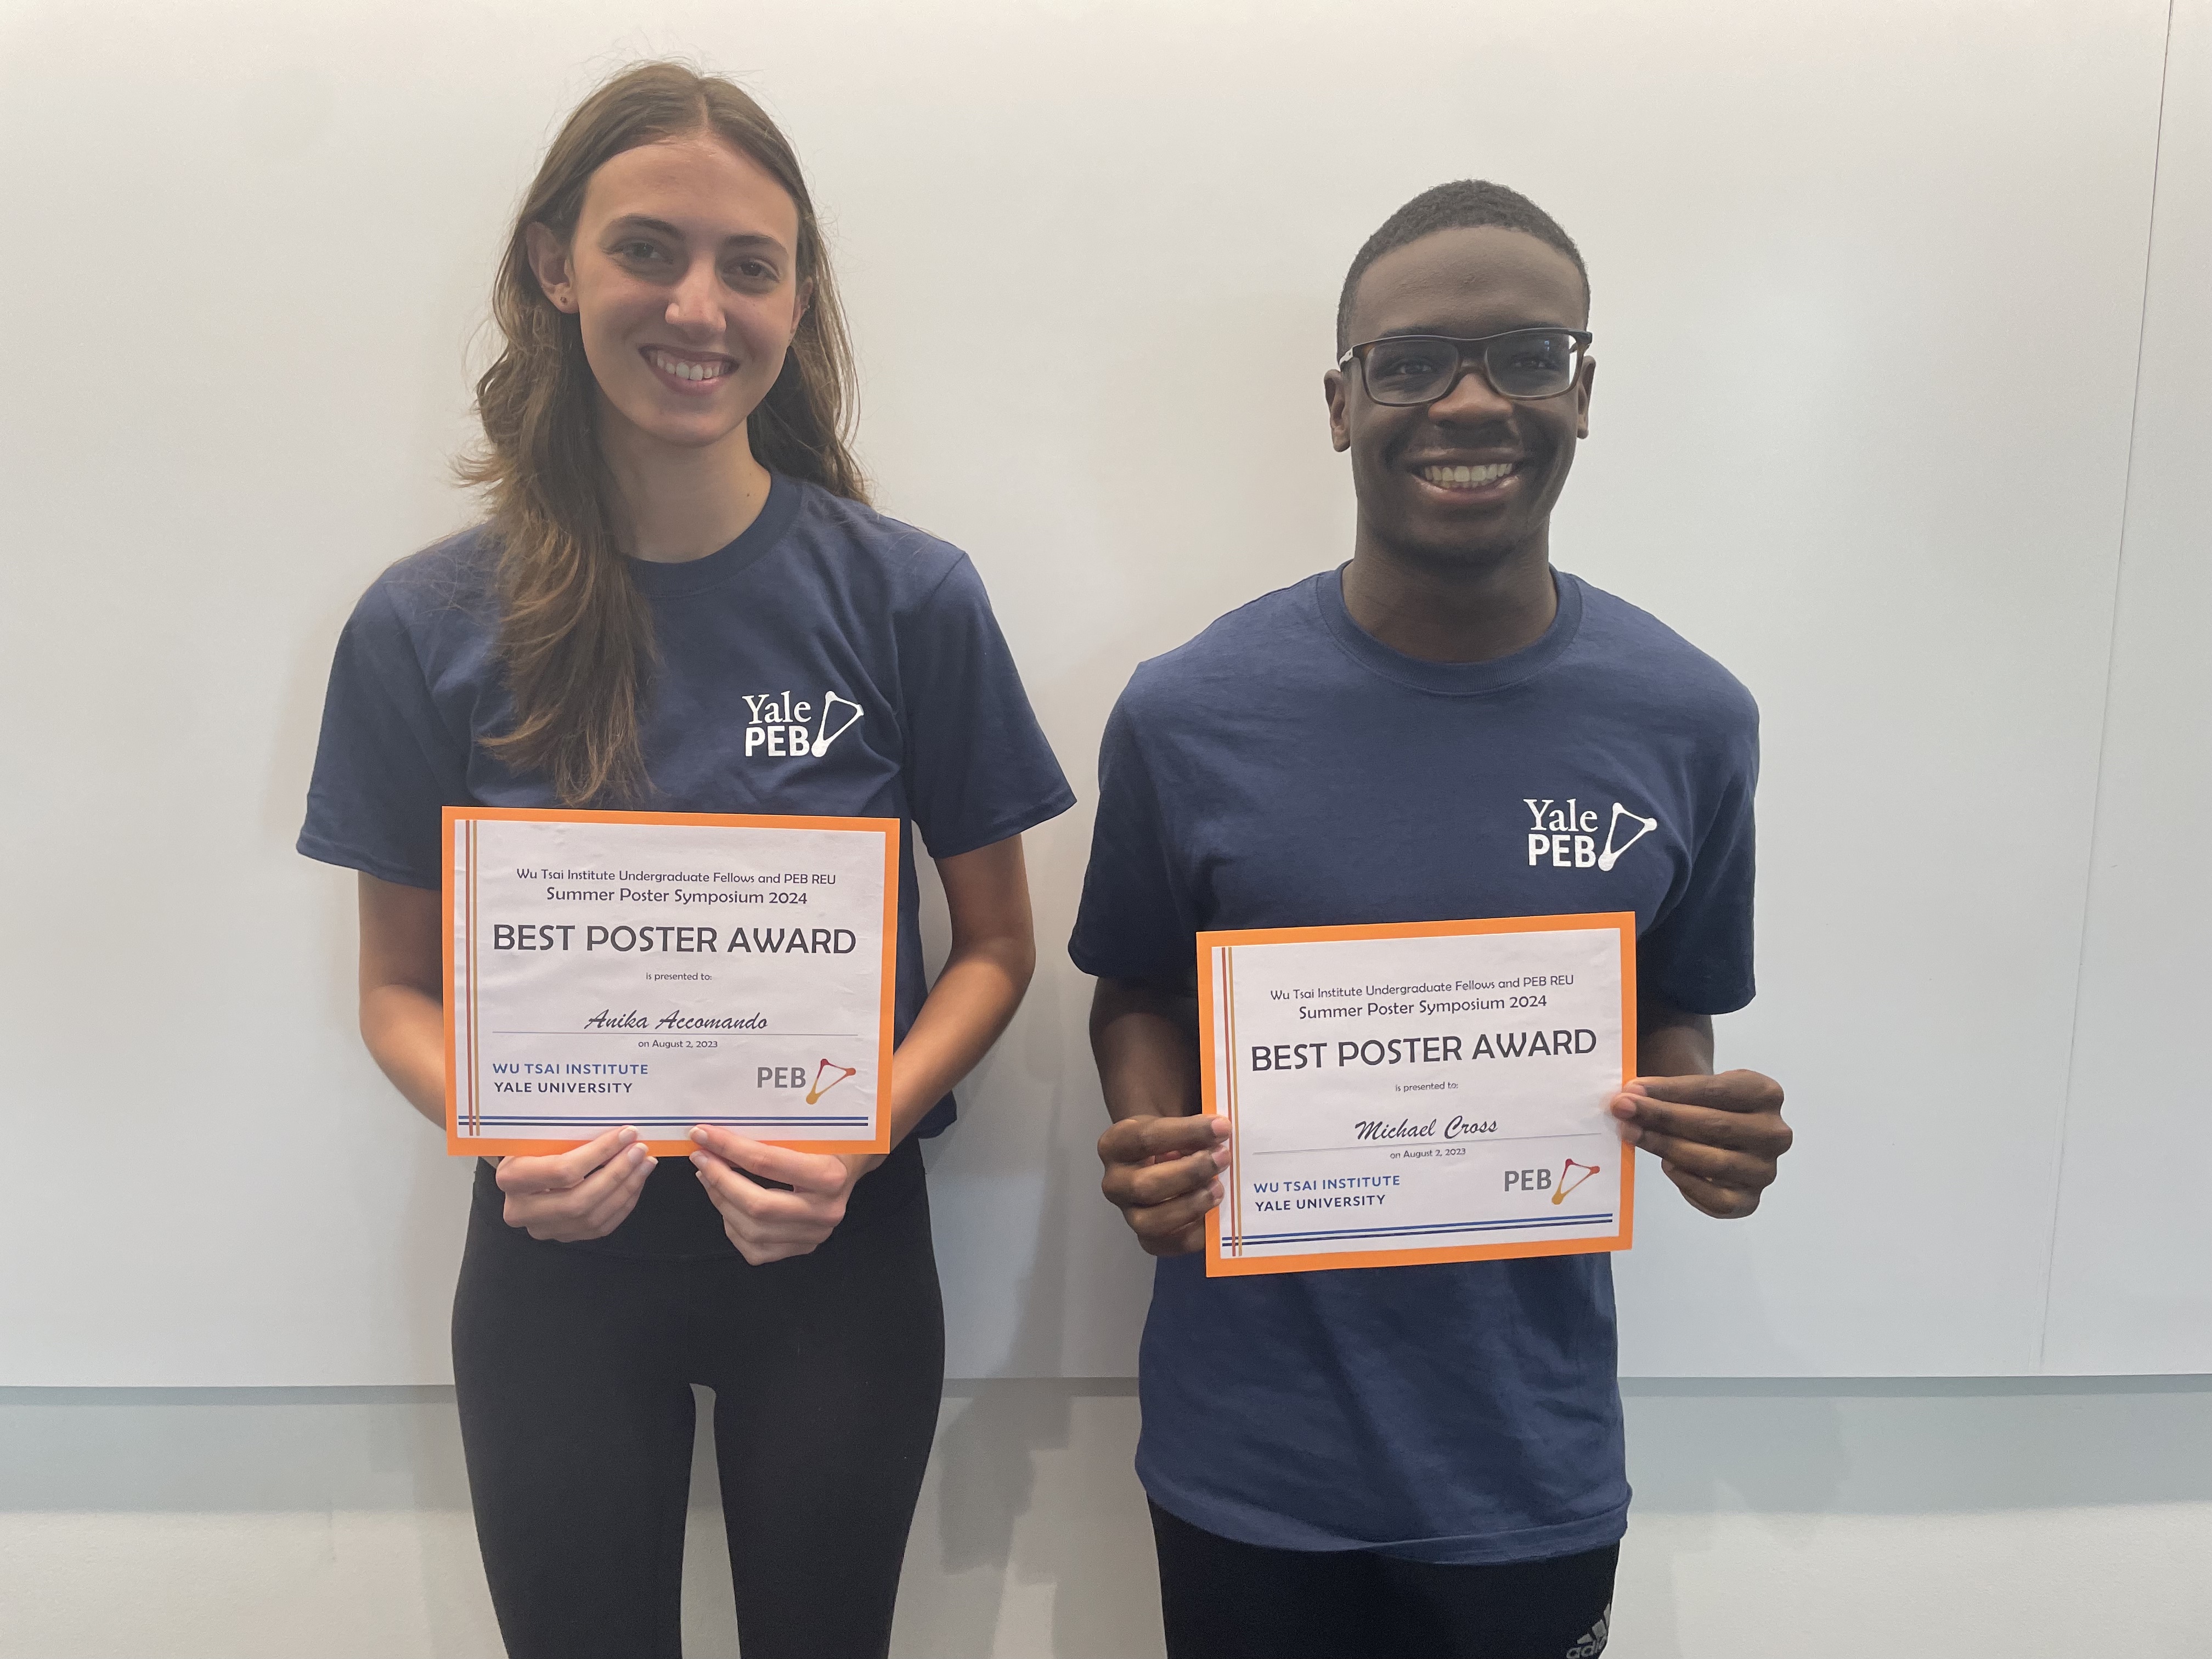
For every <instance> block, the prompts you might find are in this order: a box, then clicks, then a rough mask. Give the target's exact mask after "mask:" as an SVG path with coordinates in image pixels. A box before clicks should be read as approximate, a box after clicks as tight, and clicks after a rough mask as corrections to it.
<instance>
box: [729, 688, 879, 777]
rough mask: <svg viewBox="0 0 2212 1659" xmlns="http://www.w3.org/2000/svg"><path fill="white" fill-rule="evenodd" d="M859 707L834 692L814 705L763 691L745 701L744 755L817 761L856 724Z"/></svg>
mask: <svg viewBox="0 0 2212 1659" xmlns="http://www.w3.org/2000/svg"><path fill="white" fill-rule="evenodd" d="M860 712H861V711H860V704H858V703H857V702H854V701H853V700H852V699H851V698H850V697H841V696H838V695H837V694H836V692H835V691H824V692H823V694H822V697H821V700H820V701H819V702H815V701H812V700H811V699H808V698H805V697H801V696H798V695H796V694H795V693H793V692H790V691H763V692H760V693H759V694H757V695H756V696H748V697H746V699H745V754H746V756H747V757H748V758H750V757H752V756H755V755H773V756H775V757H776V758H777V759H779V760H802V759H811V760H820V759H821V758H822V757H823V756H824V755H826V754H828V753H829V745H830V744H833V743H835V742H836V741H837V739H838V738H842V737H843V736H844V735H845V733H847V732H849V731H851V730H852V729H853V727H854V726H855V725H856V724H858V723H859V721H860Z"/></svg>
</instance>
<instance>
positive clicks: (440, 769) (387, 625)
mask: <svg viewBox="0 0 2212 1659" xmlns="http://www.w3.org/2000/svg"><path fill="white" fill-rule="evenodd" d="M468 801H469V794H468V749H467V743H466V740H465V738H460V739H457V738H455V736H454V735H453V732H452V731H451V730H450V729H449V728H448V727H447V725H446V722H445V721H444V720H442V719H441V717H440V715H439V713H438V708H437V705H436V703H435V702H434V701H433V699H432V697H431V695H430V687H429V684H428V681H427V680H426V679H425V678H424V676H423V671H422V662H421V659H419V658H418V657H417V656H416V650H415V643H414V641H413V639H412V638H411V637H410V635H409V633H408V630H407V629H406V626H405V624H404V623H403V622H402V620H401V618H400V617H399V615H398V611H397V610H396V609H395V607H394V605H393V603H392V595H391V593H390V592H389V591H388V589H387V586H386V584H385V583H382V582H380V583H378V584H377V585H376V586H374V587H372V588H370V589H369V590H368V592H367V593H365V594H364V595H362V601H361V603H360V604H359V605H356V606H355V607H354V613H353V615H352V617H350V618H349V619H348V621H347V623H346V625H345V629H344V631H343V633H341V634H340V635H338V648H337V657H336V658H335V659H334V660H333V661H332V662H331V684H330V690H329V691H328V692H327V693H326V694H325V696H324V699H323V731H322V737H321V739H320V741H319V743H318V744H316V748H315V771H314V776H313V780H312V781H310V782H309V784H308V786H307V823H306V824H305V825H304V826H303V827H302V828H301V831H300V841H299V848H300V851H301V852H302V853H304V854H307V856H308V857H309V858H311V859H320V860H323V862H325V864H338V865H343V866H346V867H347V868H348V869H351V870H365V871H367V872H368V873H369V874H370V875H372V876H376V877H379V878H382V879H383V880H386V881H392V882H398V883H400V884H403V885H405V886H409V887H435V886H437V885H438V884H439V876H440V868H439V860H440V856H441V855H440V851H439V835H440V817H439V809H440V808H441V807H443V806H448V805H454V806H459V805H467V804H468Z"/></svg>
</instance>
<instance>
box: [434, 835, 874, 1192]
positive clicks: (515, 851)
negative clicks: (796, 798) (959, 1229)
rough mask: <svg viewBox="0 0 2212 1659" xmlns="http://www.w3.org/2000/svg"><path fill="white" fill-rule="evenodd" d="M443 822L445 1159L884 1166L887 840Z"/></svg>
mask: <svg viewBox="0 0 2212 1659" xmlns="http://www.w3.org/2000/svg"><path fill="white" fill-rule="evenodd" d="M445 818H446V836H447V858H446V870H447V881H446V892H445V895H444V906H443V908H444V913H445V917H446V1048H447V1060H446V1079H447V1086H446V1095H447V1150H449V1151H450V1152H455V1153H457V1154H458V1153H468V1154H475V1153H498V1152H548V1151H553V1150H557V1149H559V1148H562V1147H566V1146H574V1145H576V1144H578V1143H579V1142H581V1141H585V1140H589V1139H592V1138H593V1137H595V1136H597V1135H599V1134H601V1133H604V1132H605V1130H607V1129H608V1128H611V1127H615V1126H617V1125H621V1124H630V1125H634V1126H635V1127H636V1128H637V1129H638V1130H639V1132H640V1133H641V1135H642V1136H643V1138H644V1139H645V1142H646V1144H647V1146H649V1147H651V1148H652V1150H653V1151H654V1152H659V1153H662V1154H665V1155H674V1154H679V1153H684V1152H690V1150H691V1148H690V1140H689V1139H688V1137H689V1134H690V1130H691V1128H692V1127H693V1126H695V1125H697V1124H702V1123H705V1124H716V1125H720V1126H723V1127H728V1128H731V1129H734V1130H737V1131H738V1132H739V1133H744V1134H748V1135H752V1136H756V1137H757V1138H759V1139H763V1140H770V1141H775V1142H776V1143H778V1144H780V1145H785V1146H803V1147H805V1148H807V1149H809V1150H812V1151H820V1152H885V1151H888V1150H889V1149H890V1119H889V1100H890V1094H889V1075H890V1073H889V1067H890V1053H891V1048H892V1022H893V998H894V995H895V994H896V981H897V954H898V875H899V823H898V820H896V819H895V818H832V817H761V816H750V815H735V814H721V813H651V812H560V811H536V810H524V809H506V808H484V807H448V808H447V809H446V813H445Z"/></svg>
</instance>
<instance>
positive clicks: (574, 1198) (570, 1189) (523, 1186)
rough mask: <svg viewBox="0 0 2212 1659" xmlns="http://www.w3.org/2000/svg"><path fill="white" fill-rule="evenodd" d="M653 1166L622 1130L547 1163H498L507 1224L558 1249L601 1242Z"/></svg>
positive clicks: (631, 1132)
mask: <svg viewBox="0 0 2212 1659" xmlns="http://www.w3.org/2000/svg"><path fill="white" fill-rule="evenodd" d="M657 1163H659V1159H658V1158H654V1157H653V1155H652V1154H651V1153H650V1152H647V1151H646V1150H645V1148H644V1147H642V1146H639V1145H638V1144H637V1131H636V1130H635V1129H627V1128H625V1129H610V1130H608V1131H607V1132H606V1133H605V1134H603V1135H601V1136H600V1137H599V1139H597V1140H587V1141H586V1142H585V1143H584V1144H583V1145H582V1146H572V1147H570V1148H569V1149H568V1151H567V1152H558V1153H556V1154H554V1155H553V1156H551V1157H548V1158H524V1157H520V1156H518V1157H513V1158H502V1159H501V1160H500V1165H499V1174H498V1176H497V1180H498V1182H499V1189H500V1191H501V1192H503V1193H505V1194H507V1210H506V1216H507V1225H508V1226H510V1227H520V1228H521V1229H522V1230H523V1231H525V1232H526V1233H528V1234H529V1235H530V1236H531V1237H532V1238H549V1239H555V1240H557V1241H558V1242H560V1243H563V1244H573V1243H577V1242H578V1241H580V1240H582V1239H586V1238H605V1237H606V1236H607V1235H608V1234H609V1233H611V1232H612V1231H614V1230H615V1229H616V1228H617V1227H619V1226H621V1225H622V1224H623V1220H624V1219H625V1218H627V1217H628V1216H629V1212H631V1211H632V1210H634V1209H635V1208H636V1207H637V1195H638V1194H640V1193H641V1192H642V1191H644V1190H645V1178H646V1176H649V1175H651V1174H652V1173H653V1165H654V1164H657Z"/></svg>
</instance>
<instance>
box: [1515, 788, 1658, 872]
mask: <svg viewBox="0 0 2212 1659" xmlns="http://www.w3.org/2000/svg"><path fill="white" fill-rule="evenodd" d="M1521 804H1522V805H1523V806H1525V807H1527V808H1528V817H1529V826H1528V862H1529V863H1530V864H1531V865H1538V864H1549V865H1550V866H1552V868H1553V869H1554V870H1592V869H1595V870H1610V869H1612V868H1613V866H1614V865H1616V864H1618V863H1619V862H1620V856H1621V854H1624V853H1626V852H1627V851H1628V849H1629V848H1632V847H1633V846H1635V845H1636V843H1637V842H1640V841H1642V840H1643V839H1644V836H1648V835H1650V833H1651V832H1652V831H1653V830H1654V829H1657V828H1658V827H1659V820H1658V819H1656V818H1653V817H1645V816H1644V814H1643V813H1641V812H1638V811H1633V810H1632V809H1631V808H1629V807H1627V806H1626V805H1622V804H1621V803H1620V801H1615V802H1613V812H1612V815H1611V817H1607V819H1606V827H1605V837H1604V841H1603V843H1602V844H1601V843H1600V841H1599V838H1598V833H1597V825H1598V819H1599V818H1600V817H1601V816H1603V815H1602V814H1601V813H1600V812H1599V811H1598V810H1597V809H1596V808H1595V807H1594V806H1584V805H1583V804H1582V802H1581V801H1580V800H1578V799H1574V798H1573V797H1570V798H1568V799H1566V800H1565V801H1559V800H1536V799H1532V798H1531V797H1529V796H1527V795H1523V796H1522V798H1521Z"/></svg>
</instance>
